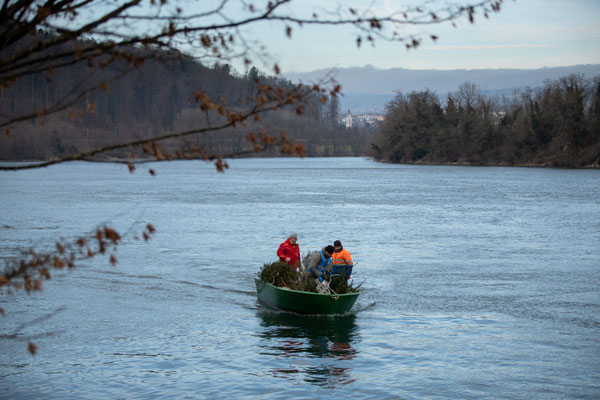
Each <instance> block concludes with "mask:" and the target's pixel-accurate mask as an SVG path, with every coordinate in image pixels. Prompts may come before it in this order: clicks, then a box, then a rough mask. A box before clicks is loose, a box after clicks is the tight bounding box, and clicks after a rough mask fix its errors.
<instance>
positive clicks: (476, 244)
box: [0, 158, 600, 399]
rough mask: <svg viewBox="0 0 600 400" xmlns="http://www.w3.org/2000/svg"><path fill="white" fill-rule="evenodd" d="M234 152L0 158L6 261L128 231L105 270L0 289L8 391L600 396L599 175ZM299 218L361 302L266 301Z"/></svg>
mask: <svg viewBox="0 0 600 400" xmlns="http://www.w3.org/2000/svg"><path fill="white" fill-rule="evenodd" d="M230 165H231V168H230V170H229V171H227V172H226V173H225V174H219V173H217V172H215V170H214V167H212V166H210V165H207V164H204V163H200V162H171V163H161V164H156V165H152V166H151V168H153V169H155V170H156V172H157V174H156V176H154V177H153V176H150V174H148V172H147V168H149V166H147V165H146V166H140V167H139V168H138V170H137V171H136V172H135V173H133V174H130V173H129V172H128V171H127V169H126V167H124V166H121V165H113V164H97V163H96V164H89V163H75V164H68V165H61V166H55V167H51V168H47V169H42V170H32V171H23V172H10V173H9V172H2V173H0V183H1V186H2V195H1V197H0V204H1V206H2V210H3V212H2V214H1V217H0V256H1V257H2V258H3V259H7V258H9V257H11V256H14V255H15V254H17V251H18V249H22V248H28V247H30V246H33V247H34V248H35V249H44V248H46V247H48V246H52V245H53V244H54V242H55V241H56V239H57V238H59V237H64V238H65V239H67V240H69V239H70V238H71V237H74V236H75V235H80V234H85V233H87V232H89V231H92V230H93V229H94V228H95V227H96V226H99V224H103V223H108V224H110V225H111V226H113V227H115V228H117V229H118V230H119V231H120V232H121V233H126V232H128V233H127V234H126V236H125V237H124V242H123V244H122V245H121V246H119V249H118V253H117V256H118V260H119V262H118V264H117V265H116V266H111V265H110V263H109V262H108V261H107V260H100V259H96V260H94V261H93V262H90V263H88V264H82V265H80V266H79V267H78V268H77V269H75V270H73V271H70V272H66V271H65V272H62V273H55V274H54V275H53V278H52V280H51V281H48V282H46V283H45V285H44V290H43V291H42V292H38V293H34V294H32V295H26V294H24V293H22V292H19V293H17V294H15V295H12V296H8V295H6V294H3V295H2V296H0V307H2V308H3V309H4V311H5V316H3V317H0V321H1V325H0V335H2V336H0V398H11V399H21V398H31V399H38V398H49V399H101V398H104V399H115V398H127V399H131V398H141V399H151V398H247V399H254V398H257V397H260V398H286V399H287V398H327V397H331V396H339V397H343V398H406V399H424V398H433V399H436V398H439V399H457V398H477V399H479V398H497V399H532V398H536V399H539V398H549V399H554V398H574V399H575V398H582V399H585V398H587V399H597V398H600V171H598V170H564V169H540V168H503V167H489V168H488V167H459V166H412V165H390V164H381V163H375V162H373V161H370V160H367V159H361V158H316V159H309V158H306V159H298V158H279V159H249V160H233V161H231V162H230ZM146 222H151V223H152V224H153V225H154V226H155V227H156V229H157V232H156V234H155V235H154V237H153V238H152V239H151V240H150V241H149V242H147V243H146V242H144V241H143V240H135V238H134V236H135V235H136V233H139V232H140V231H141V230H142V228H143V226H144V224H145V223H146ZM291 232H297V234H298V238H299V240H298V242H299V244H300V249H301V252H302V253H306V251H308V250H316V249H318V248H320V247H322V246H324V245H326V244H330V243H331V242H332V241H333V240H335V239H339V240H341V241H342V242H343V244H344V246H345V248H346V249H348V250H349V251H350V252H351V253H352V256H353V259H354V260H355V262H358V264H357V265H356V266H355V268H354V271H355V273H354V274H353V278H354V280H355V282H357V283H360V282H363V281H364V283H363V285H362V288H363V292H362V294H361V295H360V297H359V299H358V301H357V303H356V305H355V307H354V309H353V312H352V314H350V315H345V316H337V317H305V316H298V315H293V314H287V313H282V312H277V311H273V310H268V309H266V308H264V307H263V306H261V305H260V304H259V303H258V302H257V299H256V292H255V288H254V282H253V276H254V275H255V273H256V272H257V271H258V270H259V268H260V267H261V266H262V265H263V263H265V262H271V261H274V260H275V259H276V257H275V251H276V249H277V247H278V245H279V244H280V243H281V242H282V241H283V240H284V239H285V238H286V237H287V236H288V235H289V234H290V233H291ZM30 340H31V341H33V342H34V343H35V344H36V345H37V346H38V352H37V354H36V355H35V356H31V355H30V354H29V353H28V352H27V342H28V341H30Z"/></svg>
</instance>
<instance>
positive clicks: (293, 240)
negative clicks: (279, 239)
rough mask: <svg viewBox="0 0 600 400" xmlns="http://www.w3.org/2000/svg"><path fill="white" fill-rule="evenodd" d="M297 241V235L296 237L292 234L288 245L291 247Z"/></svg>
mask: <svg viewBox="0 0 600 400" xmlns="http://www.w3.org/2000/svg"><path fill="white" fill-rule="evenodd" d="M297 241H298V235H296V234H295V233H292V234H291V235H290V243H291V244H292V245H294V244H296V242H297Z"/></svg>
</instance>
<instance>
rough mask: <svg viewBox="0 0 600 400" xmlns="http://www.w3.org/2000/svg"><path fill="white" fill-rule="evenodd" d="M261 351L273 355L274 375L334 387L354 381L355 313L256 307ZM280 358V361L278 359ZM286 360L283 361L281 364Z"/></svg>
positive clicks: (355, 352) (272, 370)
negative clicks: (313, 313)
mask: <svg viewBox="0 0 600 400" xmlns="http://www.w3.org/2000/svg"><path fill="white" fill-rule="evenodd" d="M258 316H259V318H260V323H261V327H262V328H263V329H262V331H261V332H260V333H259V335H260V337H261V338H262V339H263V340H262V341H261V344H260V346H261V348H262V350H263V351H262V354H267V355H270V356H273V357H275V359H276V361H277V362H275V363H274V365H275V367H274V368H272V369H271V373H272V374H273V375H274V376H278V377H281V378H285V379H289V380H296V379H301V380H304V381H305V382H310V383H313V384H316V385H321V386H328V387H336V386H338V385H345V384H349V383H352V382H354V379H353V378H352V376H351V372H352V365H353V363H352V362H351V361H352V360H353V359H354V358H355V357H356V356H357V354H358V351H357V350H356V349H355V348H354V347H353V346H352V342H353V341H355V340H356V337H357V334H358V332H357V327H356V322H355V320H356V317H355V316H354V315H344V316H302V315H297V314H291V313H286V312H279V311H274V310H270V309H259V311H258ZM282 361H284V362H283V363H282ZM282 364H286V365H282Z"/></svg>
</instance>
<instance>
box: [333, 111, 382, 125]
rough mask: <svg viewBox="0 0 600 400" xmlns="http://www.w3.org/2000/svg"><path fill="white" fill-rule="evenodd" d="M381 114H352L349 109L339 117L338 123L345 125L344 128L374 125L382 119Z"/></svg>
mask: <svg viewBox="0 0 600 400" xmlns="http://www.w3.org/2000/svg"><path fill="white" fill-rule="evenodd" d="M383 118H384V117H383V115H382V114H375V113H370V114H359V115H352V113H350V111H348V113H347V114H346V115H344V116H343V117H341V120H340V123H341V124H342V125H344V126H345V127H346V129H349V128H352V127H358V128H362V127H375V126H376V125H377V124H378V123H379V122H381V121H383Z"/></svg>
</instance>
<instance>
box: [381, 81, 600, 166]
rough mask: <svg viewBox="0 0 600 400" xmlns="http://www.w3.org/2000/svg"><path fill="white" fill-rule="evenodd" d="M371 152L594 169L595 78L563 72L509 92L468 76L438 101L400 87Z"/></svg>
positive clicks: (599, 131) (599, 87) (598, 151)
mask: <svg viewBox="0 0 600 400" xmlns="http://www.w3.org/2000/svg"><path fill="white" fill-rule="evenodd" d="M442 104H444V106H442ZM372 152H373V156H374V157H375V158H376V159H379V160H382V161H391V162H398V163H431V164H454V163H456V164H469V165H534V166H558V167H595V168H598V167H599V164H600V77H596V78H594V79H588V78H584V77H583V76H582V75H569V76H566V77H562V78H560V79H556V80H551V81H546V83H545V85H544V86H543V87H540V88H538V89H536V90H526V91H523V92H521V93H517V94H516V95H514V96H510V97H486V96H484V95H483V94H482V93H481V92H480V91H479V90H478V89H477V87H476V85H474V84H469V83H465V84H463V85H461V86H460V87H459V88H458V90H457V91H456V94H453V95H450V96H448V97H447V98H446V99H444V101H443V102H442V101H441V99H440V98H439V97H438V96H437V95H436V94H435V93H433V92H431V91H428V90H426V91H414V92H410V93H408V94H402V93H400V94H398V95H397V96H396V97H395V99H394V100H393V101H391V102H390V103H388V105H387V109H386V115H385V120H384V122H383V123H382V124H381V125H380V127H379V131H378V134H377V137H376V139H375V140H374V142H373V145H372Z"/></svg>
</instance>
